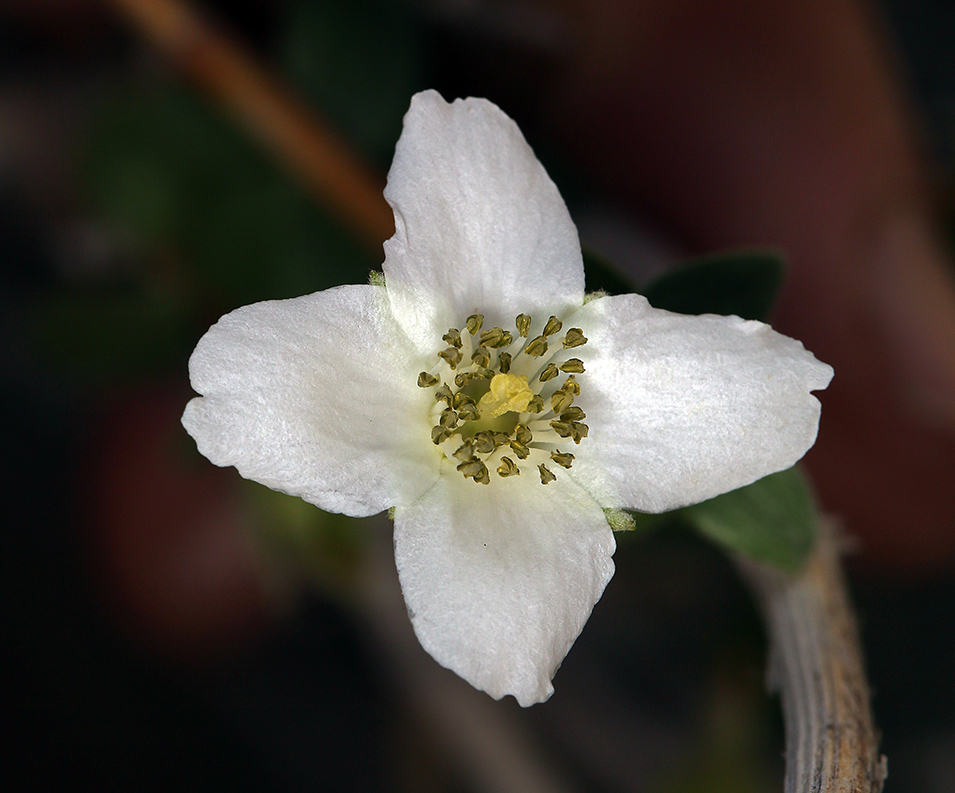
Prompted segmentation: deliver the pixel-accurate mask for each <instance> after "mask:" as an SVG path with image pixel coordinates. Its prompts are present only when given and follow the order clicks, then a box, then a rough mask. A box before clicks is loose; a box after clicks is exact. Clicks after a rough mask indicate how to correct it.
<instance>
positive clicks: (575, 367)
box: [560, 358, 584, 374]
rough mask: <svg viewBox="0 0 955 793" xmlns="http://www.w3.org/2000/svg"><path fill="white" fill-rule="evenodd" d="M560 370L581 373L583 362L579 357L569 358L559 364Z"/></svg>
mask: <svg viewBox="0 0 955 793" xmlns="http://www.w3.org/2000/svg"><path fill="white" fill-rule="evenodd" d="M560 370H561V371H562V372H567V373H568V374H569V373H571V372H573V373H574V374H582V373H583V371H584V362H583V361H582V360H580V358H570V359H568V360H566V361H564V362H563V363H562V364H561V365H560Z"/></svg>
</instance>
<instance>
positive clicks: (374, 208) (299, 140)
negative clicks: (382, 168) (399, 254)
mask: <svg viewBox="0 0 955 793" xmlns="http://www.w3.org/2000/svg"><path fill="white" fill-rule="evenodd" d="M108 2H110V3H111V4H112V5H113V6H114V7H115V8H116V9H117V10H118V11H120V12H121V13H122V14H123V16H125V17H126V18H127V19H128V20H129V21H130V22H131V23H132V24H133V25H134V26H135V27H136V28H137V29H139V31H140V32H141V33H142V34H143V35H144V36H145V37H146V38H147V39H148V40H149V41H151V42H152V44H153V45H154V46H155V47H156V48H157V49H159V50H160V51H161V52H162V53H163V54H164V55H165V56H166V57H167V58H168V59H169V61H170V62H171V63H172V64H173V65H174V66H175V67H176V68H177V69H178V70H179V71H180V72H182V73H183V74H184V75H186V76H187V77H188V78H189V79H190V80H191V81H192V82H194V83H195V84H196V85H198V86H199V87H201V88H202V89H203V90H205V91H207V92H208V93H209V94H210V95H211V96H212V97H213V98H214V99H215V101H216V102H217V103H218V104H220V105H221V106H223V107H224V108H225V109H226V110H227V111H228V112H230V113H231V114H232V115H234V116H235V117H236V118H237V119H239V121H240V122H241V123H242V124H243V125H244V126H246V127H247V128H248V129H249V130H250V131H251V133H252V134H253V135H254V136H255V137H256V138H258V139H259V140H260V141H262V142H263V143H264V144H265V146H266V147H267V148H269V149H270V150H271V151H272V152H273V153H274V154H275V155H276V157H277V158H278V159H280V160H281V161H282V162H283V163H284V164H285V165H286V167H288V168H289V170H290V171H291V172H292V173H293V175H294V176H295V177H296V178H298V179H300V180H301V181H303V182H304V183H305V185H306V187H307V188H308V189H310V190H311V192H312V193H313V194H314V195H315V196H316V198H317V199H318V200H319V202H320V203H321V204H323V205H324V206H325V207H326V208H327V209H329V210H330V211H331V212H332V213H334V214H335V215H337V216H338V217H339V219H340V220H342V221H343V222H344V223H345V224H346V225H347V226H348V227H349V228H351V229H352V230H353V231H354V232H355V233H356V234H357V235H358V236H359V238H360V239H361V240H362V241H363V242H365V243H366V244H367V245H368V246H369V247H372V248H373V249H374V250H375V251H376V252H379V253H380V251H381V243H382V242H384V241H385V240H386V239H387V238H388V237H390V236H391V234H392V233H393V232H394V218H393V216H392V213H391V209H390V208H389V207H388V204H387V203H386V202H385V200H384V198H383V196H382V188H383V187H384V184H383V182H382V180H381V179H380V178H379V177H378V176H377V175H376V174H375V173H373V172H372V171H371V170H370V169H369V168H368V167H367V166H366V165H365V164H364V163H363V162H362V161H361V159H360V158H359V157H358V156H357V155H356V154H355V153H354V152H353V151H352V150H351V149H350V148H349V147H348V146H347V145H346V144H345V143H344V142H343V141H342V140H341V139H339V138H338V137H337V136H336V135H334V134H333V133H332V132H330V131H329V129H328V128H327V126H326V125H324V124H323V123H322V122H321V121H320V120H319V119H318V118H317V117H316V115H315V114H314V113H313V112H311V111H310V110H309V109H307V108H306V107H305V106H304V105H303V104H302V103H301V102H299V101H297V100H296V99H295V98H294V97H293V96H292V95H291V94H290V93H288V91H287V90H285V89H284V88H283V87H282V86H281V85H280V84H279V83H278V81H276V80H275V79H273V78H272V77H271V76H270V75H269V74H268V72H267V71H266V70H265V68H264V67H263V66H261V65H260V64H259V63H257V62H256V61H255V59H254V58H253V57H252V56H251V55H249V53H248V52H246V51H245V50H244V49H243V48H242V47H240V46H239V45H238V44H237V43H235V42H234V41H232V40H230V39H229V38H227V37H226V36H225V35H224V34H223V33H222V32H221V31H218V30H216V29H215V28H214V27H213V26H212V25H211V24H210V23H209V22H208V21H207V20H205V19H203V18H202V17H201V16H200V15H199V14H198V13H197V12H196V11H195V10H193V9H192V8H190V6H189V5H188V4H187V3H186V2H183V1H182V0H108Z"/></svg>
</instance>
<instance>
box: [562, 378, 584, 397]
mask: <svg viewBox="0 0 955 793" xmlns="http://www.w3.org/2000/svg"><path fill="white" fill-rule="evenodd" d="M560 390H561V391H566V392H567V393H568V394H573V395H574V396H580V383H578V382H577V378H576V377H574V376H573V375H571V376H570V377H568V378H567V379H566V380H564V384H563V385H562V386H561V387H560Z"/></svg>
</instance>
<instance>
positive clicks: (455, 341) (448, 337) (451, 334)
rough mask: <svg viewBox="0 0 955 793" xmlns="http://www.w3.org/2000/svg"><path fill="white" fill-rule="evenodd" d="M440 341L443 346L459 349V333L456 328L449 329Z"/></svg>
mask: <svg viewBox="0 0 955 793" xmlns="http://www.w3.org/2000/svg"><path fill="white" fill-rule="evenodd" d="M441 341H443V342H444V343H445V344H449V345H451V346H452V347H457V348H458V349H459V350H460V349H461V331H459V330H458V329H457V328H450V329H449V330H448V332H447V333H445V334H444V335H443V336H442V337H441Z"/></svg>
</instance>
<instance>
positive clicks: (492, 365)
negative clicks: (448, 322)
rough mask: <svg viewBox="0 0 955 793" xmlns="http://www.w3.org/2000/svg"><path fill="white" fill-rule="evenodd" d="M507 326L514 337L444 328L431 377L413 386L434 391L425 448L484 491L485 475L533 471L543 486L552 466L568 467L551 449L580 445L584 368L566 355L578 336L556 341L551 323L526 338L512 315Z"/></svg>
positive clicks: (475, 325) (580, 341)
mask: <svg viewBox="0 0 955 793" xmlns="http://www.w3.org/2000/svg"><path fill="white" fill-rule="evenodd" d="M514 324H515V326H516V330H517V336H516V337H515V336H514V334H513V333H511V332H510V331H507V330H504V329H503V328H498V327H494V328H488V329H484V316H483V315H482V314H472V315H471V316H470V317H468V318H467V322H466V323H465V327H464V332H463V333H462V331H461V330H460V329H458V328H450V329H449V330H448V332H447V333H445V334H444V336H442V340H443V341H444V343H445V344H447V345H448V346H447V348H446V349H443V350H441V352H439V353H438V359H439V362H438V364H437V365H436V366H435V367H434V368H433V369H432V370H431V371H430V372H422V373H421V374H419V375H418V385H419V386H420V387H421V388H434V398H435V404H434V407H433V408H432V413H431V416H432V420H433V424H434V426H433V428H432V430H431V440H432V441H433V442H434V444H435V445H436V446H439V447H441V449H442V451H443V452H444V453H445V455H446V456H447V457H448V458H449V459H451V460H454V461H456V467H457V470H458V471H460V472H461V474H462V475H463V476H464V477H465V478H468V479H472V480H473V481H475V482H480V483H481V484H485V485H486V484H490V481H491V477H490V473H489V467H490V468H494V469H495V470H496V471H497V474H498V476H501V477H508V476H517V475H519V474H520V473H521V470H522V466H523V467H524V468H525V469H527V468H531V467H536V468H537V472H538V474H539V475H540V481H541V484H544V485H546V484H549V483H550V482H553V481H554V480H555V479H557V475H556V474H555V473H554V471H553V466H555V465H556V466H560V467H562V468H570V467H571V465H572V464H573V461H574V455H573V454H570V453H569V452H562V451H561V450H560V448H559V447H558V445H557V444H558V443H560V442H561V441H564V442H566V441H569V440H572V441H573V442H574V443H575V444H579V443H580V441H581V440H582V439H583V438H586V437H587V431H588V427H587V425H586V424H584V423H583V420H584V419H585V418H586V414H585V413H584V411H583V410H581V409H580V407H578V406H577V405H574V404H573V403H574V400H575V399H576V398H577V397H578V396H579V395H580V383H578V382H577V378H576V375H578V374H581V373H583V371H584V364H583V361H581V360H580V358H573V357H568V354H567V353H566V351H567V350H572V349H575V348H577V347H582V346H583V345H584V344H586V343H587V338H586V336H584V334H583V331H582V330H581V329H580V328H571V329H570V330H568V331H567V332H566V333H565V334H564V335H563V337H560V338H558V334H559V333H560V331H561V329H562V327H563V325H562V323H561V321H560V320H559V319H557V317H553V316H552V317H550V318H549V319H548V320H547V322H546V323H545V324H544V327H543V329H542V330H541V333H540V334H539V335H537V336H534V337H533V338H530V330H531V325H532V319H531V317H530V316H528V315H527V314H519V315H518V316H517V318H516V319H515V320H514ZM562 374H563V375H567V377H566V378H565V379H563V382H558V381H559V379H560V378H561V375H562Z"/></svg>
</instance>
